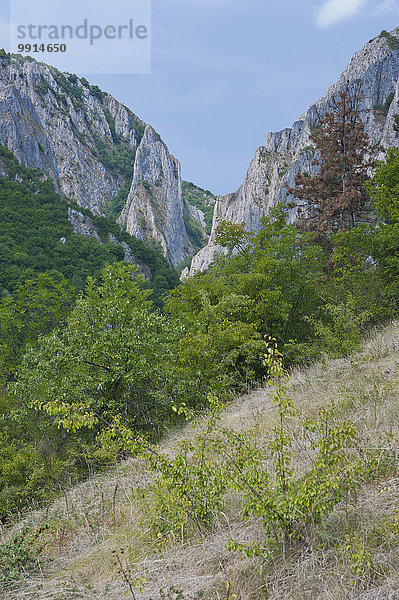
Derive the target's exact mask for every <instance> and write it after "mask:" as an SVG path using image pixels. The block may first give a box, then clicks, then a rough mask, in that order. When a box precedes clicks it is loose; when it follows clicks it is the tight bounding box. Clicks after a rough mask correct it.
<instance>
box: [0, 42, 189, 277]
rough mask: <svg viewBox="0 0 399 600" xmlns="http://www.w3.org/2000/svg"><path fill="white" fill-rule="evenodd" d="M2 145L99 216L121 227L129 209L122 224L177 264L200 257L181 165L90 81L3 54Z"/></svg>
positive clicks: (0, 94) (0, 76)
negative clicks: (188, 221) (188, 223)
mask: <svg viewBox="0 0 399 600" xmlns="http://www.w3.org/2000/svg"><path fill="white" fill-rule="evenodd" d="M0 144H2V145H4V146H6V147H8V149H9V150H11V152H13V153H14V154H15V156H16V157H17V158H18V160H19V161H20V162H21V163H22V164H23V165H25V166H26V167H30V168H38V169H40V170H41V171H43V172H44V173H46V174H47V175H48V176H50V177H51V178H52V179H53V181H54V183H55V186H56V189H57V191H59V192H61V193H63V194H66V195H67V196H68V197H69V198H71V199H73V200H75V202H77V204H79V205H80V206H82V207H83V208H86V209H89V210H91V211H92V212H93V213H94V214H97V215H103V216H109V217H111V218H113V219H114V220H115V219H116V218H117V217H118V216H119V215H120V213H121V212H122V209H123V215H124V216H123V217H121V219H120V223H121V224H122V225H123V226H124V227H125V228H126V229H127V231H128V232H129V233H131V234H132V235H135V236H136V237H138V238H139V239H142V240H143V241H146V242H148V241H150V240H155V241H156V242H157V243H159V244H160V246H161V247H162V250H163V253H164V255H165V256H166V257H167V259H168V261H169V263H170V264H173V265H178V264H180V263H182V262H183V261H184V260H185V259H186V258H187V257H188V256H190V255H192V254H193V251H194V248H193V246H192V244H191V242H190V240H189V237H188V235H187V231H186V228H185V223H184V213H185V211H186V209H185V207H184V203H183V196H182V182H181V176H180V164H179V162H178V160H177V159H175V158H174V157H173V156H171V155H170V154H169V151H168V149H167V147H166V145H165V144H164V142H163V141H162V140H161V139H160V137H159V135H158V134H156V133H155V131H154V130H153V129H152V128H151V127H150V126H147V125H146V124H145V123H144V122H143V121H142V120H141V119H139V118H138V117H137V116H136V115H135V114H134V113H133V112H132V111H131V110H129V109H128V108H127V107H126V106H123V105H122V104H120V103H119V102H118V101H117V100H115V98H113V97H112V96H111V95H110V94H107V93H105V92H102V91H101V90H100V89H99V88H98V87H97V86H92V85H90V84H89V82H88V81H87V80H86V79H84V78H82V79H79V78H78V77H77V76H76V75H72V74H69V73H61V72H60V71H58V70H57V69H55V68H54V67H51V66H47V65H45V64H43V63H38V62H36V61H34V60H33V59H32V58H30V57H26V58H23V57H21V56H19V55H13V56H12V57H10V56H9V55H5V54H4V52H3V53H2V54H0ZM125 204H126V206H125ZM124 207H125V208H124Z"/></svg>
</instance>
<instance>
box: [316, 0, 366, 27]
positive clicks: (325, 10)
mask: <svg viewBox="0 0 399 600" xmlns="http://www.w3.org/2000/svg"><path fill="white" fill-rule="evenodd" d="M365 3H366V0H327V2H324V4H323V5H322V6H321V7H320V8H319V9H318V11H317V15H316V25H317V26H318V27H329V26H330V25H333V24H334V23H337V22H338V21H341V20H342V19H346V18H347V17H352V16H354V15H355V14H356V13H357V12H358V11H359V10H360V8H361V7H362V6H363V5H364V4H365Z"/></svg>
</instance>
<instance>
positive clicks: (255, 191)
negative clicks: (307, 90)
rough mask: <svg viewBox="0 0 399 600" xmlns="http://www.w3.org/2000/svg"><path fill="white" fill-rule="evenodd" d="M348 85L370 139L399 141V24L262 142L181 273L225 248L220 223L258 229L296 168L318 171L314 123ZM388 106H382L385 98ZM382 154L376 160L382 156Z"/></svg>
mask: <svg viewBox="0 0 399 600" xmlns="http://www.w3.org/2000/svg"><path fill="white" fill-rule="evenodd" d="M347 84H349V87H350V90H353V89H354V88H355V87H356V86H359V87H360V93H361V94H362V96H363V98H362V100H361V103H360V107H359V108H360V113H361V116H362V118H363V121H364V124H365V131H366V133H367V134H368V135H369V136H370V139H371V141H372V143H374V144H377V143H378V144H380V145H381V146H382V147H383V148H384V149H387V148H389V147H391V146H397V145H398V144H399V134H398V133H397V132H395V130H394V128H393V124H394V119H395V116H396V115H398V114H399V105H398V101H399V27H396V28H395V29H393V30H392V31H391V32H389V33H388V32H384V31H383V32H382V33H381V34H380V35H379V36H377V37H376V38H374V39H373V40H370V41H369V42H367V44H365V46H363V48H361V49H360V50H358V52H356V53H355V54H354V56H353V57H352V58H351V59H350V61H349V63H348V65H347V67H346V68H345V69H344V71H343V73H342V74H341V76H340V77H339V78H338V80H337V82H336V83H334V84H332V85H331V86H330V87H329V88H328V90H327V92H326V94H325V95H324V96H322V97H321V98H319V99H318V100H317V101H316V102H314V103H313V104H311V105H310V106H309V108H308V109H307V110H306V111H305V112H304V113H303V114H302V115H301V116H300V117H299V119H298V120H297V121H295V123H294V124H293V125H292V126H291V127H286V128H284V129H282V130H281V131H277V132H270V133H269V134H268V135H267V137H266V141H265V145H264V146H260V147H259V148H258V149H257V150H256V152H255V156H254V158H253V159H252V161H251V163H250V165H249V168H248V171H247V173H246V176H245V179H244V182H243V184H242V185H241V186H240V187H239V189H238V190H237V191H236V192H234V193H231V194H227V195H225V196H218V197H217V201H216V205H215V211H214V218H213V223H212V231H211V234H210V238H209V241H208V244H207V245H206V246H205V247H204V248H203V249H201V250H200V251H199V252H198V253H197V254H196V255H195V256H194V258H193V260H192V262H191V268H190V270H188V269H187V270H186V271H184V273H183V275H182V276H183V277H186V276H187V275H193V274H194V273H195V272H196V271H205V270H206V269H207V268H208V267H209V265H210V264H211V262H212V261H213V259H214V258H215V257H216V256H217V254H218V253H223V252H224V249H223V248H222V247H220V246H218V245H217V244H216V241H215V238H216V229H217V226H218V224H219V223H220V222H221V221H224V220H228V221H231V222H233V223H236V224H243V225H244V226H245V227H246V228H247V229H249V230H258V229H259V227H260V220H261V218H262V217H263V216H265V215H266V214H267V213H268V211H269V210H270V208H271V207H273V206H274V205H275V204H276V203H278V202H283V203H285V204H286V203H288V201H291V202H292V197H290V198H289V199H288V196H287V193H286V190H285V185H288V186H289V187H294V186H295V176H296V174H297V173H298V172H301V171H304V170H306V171H308V172H314V166H312V165H311V162H312V159H313V154H312V152H309V151H308V148H309V144H310V134H311V130H312V127H313V126H314V125H315V124H316V123H317V122H318V121H319V120H320V119H321V118H322V117H323V116H324V114H325V112H326V111H328V110H329V109H331V107H332V102H333V99H334V96H336V95H337V94H338V93H339V92H340V91H341V90H343V89H344V87H345V86H346V85H347ZM389 99H390V102H389V105H388V106H387V107H386V109H384V112H385V111H386V112H385V114H384V113H383V112H382V111H381V110H379V108H380V107H384V104H385V103H386V102H387V100H389ZM383 155H384V153H383V152H380V153H379V155H378V156H377V157H376V158H382V157H383ZM295 214H296V209H295V208H294V209H291V210H290V220H291V221H292V222H293V221H294V220H295Z"/></svg>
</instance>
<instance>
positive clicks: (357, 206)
mask: <svg viewBox="0 0 399 600" xmlns="http://www.w3.org/2000/svg"><path fill="white" fill-rule="evenodd" d="M360 98H361V96H360V93H359V90H356V91H355V92H354V94H353V95H351V94H350V91H349V87H348V86H347V87H346V88H345V89H344V91H342V92H340V94H339V98H338V100H334V104H333V108H332V110H331V112H327V113H326V114H325V117H324V118H323V119H321V121H320V123H319V125H318V126H317V127H315V128H314V129H313V132H312V135H311V136H310V139H311V141H312V142H313V143H314V145H315V146H316V150H318V151H319V153H318V155H319V158H315V159H314V160H313V161H312V163H311V164H312V166H314V167H319V168H318V172H317V173H316V174H315V175H313V176H311V175H309V173H298V174H297V176H296V178H295V185H296V187H294V188H291V187H288V186H287V191H288V193H289V194H290V195H292V196H294V197H296V198H298V199H299V200H300V201H301V204H300V205H299V211H298V219H297V225H298V227H299V228H300V229H302V230H308V231H314V232H315V233H316V234H317V235H319V236H322V235H324V234H328V233H332V232H336V231H343V230H345V229H350V228H352V227H354V226H355V224H356V222H357V221H358V220H359V218H361V217H362V214H363V212H364V209H365V204H366V201H367V198H368V196H367V192H366V190H365V187H364V184H365V182H366V181H367V180H368V179H369V178H370V171H371V169H372V167H373V165H374V160H373V158H372V156H373V151H374V147H373V146H372V145H371V142H370V140H369V137H368V135H367V134H366V133H365V131H364V124H363V121H362V119H361V117H360V114H359V101H360Z"/></svg>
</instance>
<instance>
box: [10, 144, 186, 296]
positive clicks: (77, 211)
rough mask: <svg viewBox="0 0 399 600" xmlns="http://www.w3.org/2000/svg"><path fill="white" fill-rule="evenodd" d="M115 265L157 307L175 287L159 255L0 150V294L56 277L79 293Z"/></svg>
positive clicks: (172, 276)
mask: <svg viewBox="0 0 399 600" xmlns="http://www.w3.org/2000/svg"><path fill="white" fill-rule="evenodd" d="M121 260H125V261H126V262H128V263H130V264H133V265H134V266H135V267H136V268H137V270H138V272H139V273H141V274H143V275H144V276H145V277H146V278H147V279H148V283H147V285H148V287H151V288H152V289H153V290H154V294H153V296H152V300H153V301H154V302H155V304H157V305H159V304H160V302H161V297H162V294H164V293H165V292H166V291H167V290H169V289H171V288H173V287H174V286H175V285H176V284H177V282H178V279H177V275H176V272H175V271H174V270H172V269H171V268H169V265H168V263H167V261H166V260H165V258H164V257H163V256H162V255H161V253H159V252H158V251H157V250H155V249H152V248H149V247H147V246H145V245H144V244H143V243H142V242H141V241H139V240H136V239H135V238H133V237H131V236H130V235H128V234H127V233H125V232H123V233H122V232H120V231H119V230H118V227H117V225H116V223H113V222H112V221H109V220H108V219H106V218H104V217H100V216H94V215H93V214H92V213H91V212H90V211H88V210H86V209H81V208H80V207H79V206H78V205H77V204H75V203H73V202H72V203H71V202H69V201H67V199H66V197H65V196H60V194H58V193H57V192H56V191H55V189H54V185H53V183H52V181H51V180H44V179H43V176H42V174H41V173H40V172H38V171H33V170H31V169H27V168H26V167H24V166H22V165H20V164H19V163H18V161H17V160H16V158H15V157H14V156H13V155H12V154H11V153H10V152H9V151H8V150H7V149H6V148H5V147H4V146H0V294H2V293H3V294H4V293H12V292H13V291H14V290H15V289H16V288H17V287H18V286H19V285H21V284H22V283H23V282H24V281H26V280H27V279H29V278H32V277H34V276H35V275H37V274H38V273H43V272H58V273H61V274H62V275H64V276H65V277H66V278H67V279H69V280H70V281H71V283H72V284H73V285H75V286H76V287H77V288H78V289H80V288H83V287H84V285H85V280H86V278H87V277H88V276H89V275H91V276H95V277H96V276H98V275H99V274H100V271H101V270H102V268H103V267H104V265H105V264H107V263H112V262H115V261H121Z"/></svg>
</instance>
